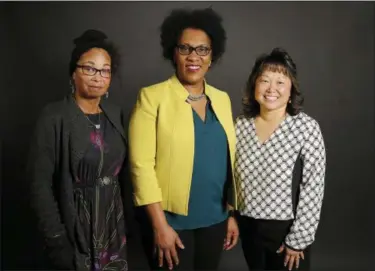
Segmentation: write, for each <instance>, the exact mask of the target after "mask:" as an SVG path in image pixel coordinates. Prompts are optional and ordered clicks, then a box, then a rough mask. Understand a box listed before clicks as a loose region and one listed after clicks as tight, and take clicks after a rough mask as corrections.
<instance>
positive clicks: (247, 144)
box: [235, 113, 326, 250]
mask: <svg viewBox="0 0 375 271" xmlns="http://www.w3.org/2000/svg"><path fill="white" fill-rule="evenodd" d="M235 126H236V136H237V147H236V148H237V151H236V159H235V179H236V185H237V187H238V191H239V210H240V213H241V214H242V215H244V216H249V217H252V218H255V219H268V220H290V219H294V221H293V224H292V226H291V228H290V231H289V234H288V235H287V236H286V238H285V244H286V245H287V246H289V247H291V248H293V249H296V250H303V249H304V248H306V247H307V246H308V245H310V244H311V243H312V242H313V241H314V239H315V233H316V230H317V226H318V224H319V220H320V213H321V207H322V201H323V196H324V179H325V167H326V154H325V145H324V140H323V137H322V133H321V130H320V127H319V124H318V123H317V122H316V121H315V120H314V119H313V118H311V117H310V116H308V115H306V114H305V113H299V114H297V115H295V116H290V115H287V117H286V119H285V120H284V121H283V122H282V123H281V124H280V125H279V127H278V128H277V129H276V130H275V131H274V132H273V134H272V135H271V136H270V138H269V139H267V140H266V141H265V142H263V143H260V141H259V140H258V137H257V134H256V130H255V124H254V118H246V117H244V116H240V117H238V118H237V119H236V124H235ZM299 155H300V157H301V159H302V165H303V166H302V180H300V182H299V189H300V192H299V197H298V199H297V208H296V212H295V213H294V212H293V202H292V177H293V169H294V165H295V163H296V160H297V157H298V156H299Z"/></svg>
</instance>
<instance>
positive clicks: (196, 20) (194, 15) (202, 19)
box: [160, 8, 227, 65]
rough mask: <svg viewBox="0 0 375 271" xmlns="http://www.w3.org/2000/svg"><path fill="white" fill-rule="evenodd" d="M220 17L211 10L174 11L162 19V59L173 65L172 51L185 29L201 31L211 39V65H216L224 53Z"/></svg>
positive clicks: (223, 36)
mask: <svg viewBox="0 0 375 271" xmlns="http://www.w3.org/2000/svg"><path fill="white" fill-rule="evenodd" d="M222 20H223V19H222V18H221V16H220V15H219V14H218V13H216V12H215V11H214V10H213V9H212V8H205V9H195V10H189V9H175V10H172V12H171V13H170V14H169V15H168V16H167V17H166V18H165V19H164V21H163V23H162V25H161V27H160V31H161V33H160V39H161V46H162V48H163V57H164V58H165V59H167V60H170V61H171V62H172V64H173V65H174V63H173V55H174V49H175V48H176V45H177V43H178V40H179V39H180V37H181V34H182V32H183V31H184V30H185V29H186V28H194V29H200V30H203V31H204V32H205V33H206V34H207V35H208V36H209V38H210V39H211V47H212V60H211V61H212V63H213V64H214V63H216V61H217V60H218V59H220V57H221V56H222V55H223V54H224V52H225V43H226V39H227V37H226V32H225V29H224V27H223V25H222Z"/></svg>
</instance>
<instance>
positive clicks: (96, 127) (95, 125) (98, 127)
mask: <svg viewBox="0 0 375 271" xmlns="http://www.w3.org/2000/svg"><path fill="white" fill-rule="evenodd" d="M85 117H86V119H87V120H88V121H89V122H90V123H91V124H92V125H93V126H94V127H95V129H96V130H99V129H100V113H99V123H98V124H95V123H93V122H92V121H91V120H90V119H89V117H88V116H87V115H86V114H85Z"/></svg>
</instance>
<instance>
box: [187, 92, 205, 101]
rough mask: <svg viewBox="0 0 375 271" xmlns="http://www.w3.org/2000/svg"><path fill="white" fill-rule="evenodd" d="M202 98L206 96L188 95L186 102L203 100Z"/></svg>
mask: <svg viewBox="0 0 375 271" xmlns="http://www.w3.org/2000/svg"><path fill="white" fill-rule="evenodd" d="M204 97H206V94H204V93H202V94H199V95H194V94H191V93H189V96H188V100H190V101H193V102H196V101H199V100H201V99H203V98H204Z"/></svg>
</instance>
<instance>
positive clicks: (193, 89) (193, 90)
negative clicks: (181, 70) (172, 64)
mask: <svg viewBox="0 0 375 271" xmlns="http://www.w3.org/2000/svg"><path fill="white" fill-rule="evenodd" d="M178 78H179V80H180V82H181V84H182V85H183V87H184V88H185V89H186V90H187V91H188V92H189V93H190V94H193V95H200V94H202V93H203V92H204V80H203V79H202V80H200V81H199V82H198V83H194V84H190V83H188V82H186V81H184V80H181V79H180V77H178Z"/></svg>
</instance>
